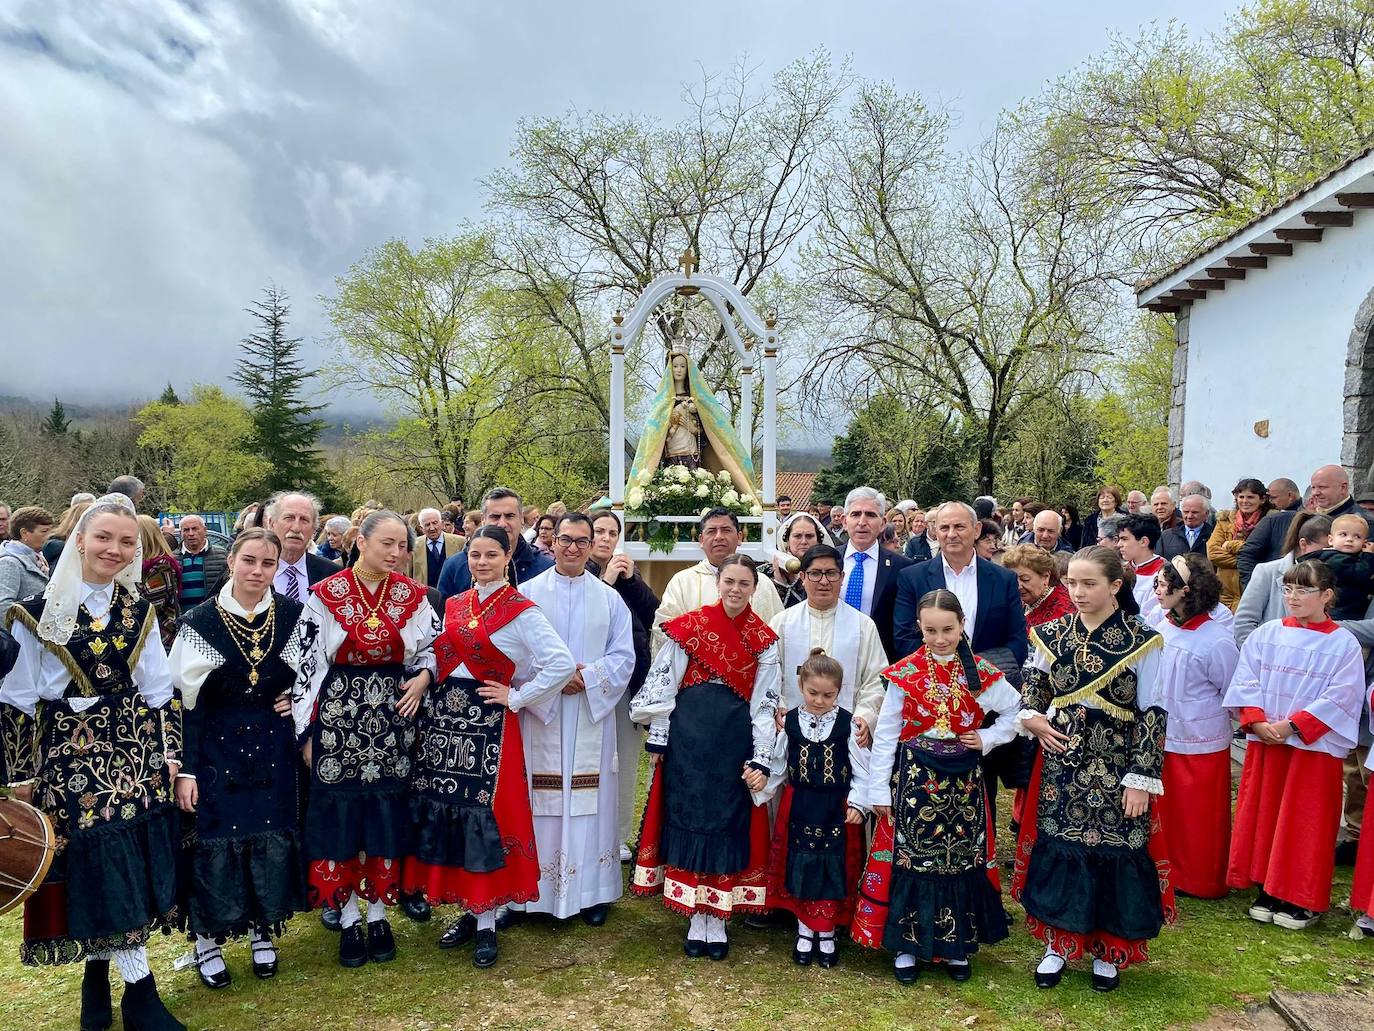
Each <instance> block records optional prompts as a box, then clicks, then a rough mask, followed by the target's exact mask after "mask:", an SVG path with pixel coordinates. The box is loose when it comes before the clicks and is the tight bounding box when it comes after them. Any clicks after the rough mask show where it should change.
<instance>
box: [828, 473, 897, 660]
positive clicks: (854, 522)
mask: <svg viewBox="0 0 1374 1031" xmlns="http://www.w3.org/2000/svg"><path fill="white" fill-rule="evenodd" d="M884 507H885V506H884V504H883V498H882V495H881V494H879V493H878V492H877V491H876V490H874V489H873V488H872V487H855V488H854V489H853V490H851V491H850V492H849V494H848V496H846V497H845V499H844V528H845V533H846V534H847V535H848V537H847V540H846V541H845V544H844V583H843V584H842V586H841V588H840V600H841V601H842V602H844V603H845V604H847V605H850V606H852V607H853V608H856V609H858V610H859V611H860V612H862V613H863V614H864V615H865V616H868V617H869V618H870V619H871V620H873V622H874V623H875V624H877V627H878V637H879V638H880V639H881V640H882V642H883V648H884V649H886V651H887V653H888V655H892V654H893V648H894V647H895V644H894V641H893V637H892V610H893V606H894V605H895V604H896V601H897V577H898V576H899V575H900V574H901V572H902V570H903V569H905V568H906V567H907V566H909V565H911V559H909V558H907V557H906V556H905V555H899V554H896V553H895V552H893V551H891V550H889V549H887V548H884V547H883V546H882V542H881V540H880V537H881V534H882V532H883V527H884V526H885V525H886V520H885V519H884V518H883V516H884V513H883V509H884Z"/></svg>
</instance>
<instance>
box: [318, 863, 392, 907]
mask: <svg viewBox="0 0 1374 1031" xmlns="http://www.w3.org/2000/svg"><path fill="white" fill-rule="evenodd" d="M308 891H309V898H310V901H311V903H312V904H313V905H314V906H316V907H317V908H318V907H320V906H330V907H332V908H334V909H338V908H340V907H342V906H343V904H344V903H345V902H347V901H348V898H349V896H350V895H353V894H354V893H356V894H357V895H358V896H359V897H360V898H364V899H367V901H368V902H385V903H386V904H387V905H388V906H394V905H395V904H396V902H397V901H398V900H399V899H400V897H401V861H400V860H399V859H389V858H385V857H382V856H363V855H359V856H358V857H357V858H356V859H344V860H335V859H317V860H315V862H313V863H311V864H310V874H309V883H308Z"/></svg>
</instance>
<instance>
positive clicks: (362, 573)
mask: <svg viewBox="0 0 1374 1031" xmlns="http://www.w3.org/2000/svg"><path fill="white" fill-rule="evenodd" d="M353 575H354V576H356V577H357V578H358V579H359V580H363V581H366V582H367V583H370V584H379V583H381V582H382V581H383V580H385V579H386V578H387V577H388V576H390V575H391V574H390V573H383V574H382V575H381V576H373V575H372V574H371V573H369V572H368V571H367V570H365V569H364V568H363V564H362V563H361V562H355V563H353Z"/></svg>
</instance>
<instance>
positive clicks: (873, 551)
mask: <svg viewBox="0 0 1374 1031" xmlns="http://www.w3.org/2000/svg"><path fill="white" fill-rule="evenodd" d="M858 552H859V549H858V548H856V547H854V542H853V541H849V542H848V543H847V544H845V546H844V557H845V558H848V557H849V556H850V555H857V554H858ZM863 553H864V554H865V555H867V556H868V557H869V558H871V559H873V560H874V561H877V558H878V541H877V540H876V539H875V540H874V541H873V543H872V544H870V545H869V546H868V547H867V548H864V549H863Z"/></svg>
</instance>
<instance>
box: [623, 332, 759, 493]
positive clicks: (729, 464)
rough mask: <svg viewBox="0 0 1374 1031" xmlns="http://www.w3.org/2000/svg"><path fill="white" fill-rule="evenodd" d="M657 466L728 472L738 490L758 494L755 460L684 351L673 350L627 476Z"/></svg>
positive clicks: (637, 475) (638, 475) (639, 476)
mask: <svg viewBox="0 0 1374 1031" xmlns="http://www.w3.org/2000/svg"><path fill="white" fill-rule="evenodd" d="M660 465H683V466H686V467H687V468H688V469H691V470H694V471H695V470H696V469H709V470H710V471H711V472H717V473H718V472H720V471H721V470H722V469H723V470H726V471H727V472H729V474H730V480H731V483H732V484H733V485H734V488H735V490H737V491H738V492H739V493H740V494H753V493H756V488H755V486H754V460H753V457H752V456H751V455H750V454H749V451H748V450H747V449H746V448H745V447H744V445H743V444H742V443H741V442H740V439H739V436H738V435H737V434H736V433H735V430H734V427H732V426H731V425H730V416H729V414H728V413H727V412H726V411H725V409H724V407H723V406H722V405H721V403H720V402H719V401H717V400H716V397H715V395H714V394H713V393H711V390H710V388H709V387H708V386H707V384H706V381H705V379H704V378H703V377H702V375H701V371H700V370H699V369H698V368H697V367H696V365H695V364H693V362H692V360H691V358H689V357H688V356H687V355H686V354H685V353H684V352H682V351H679V350H674V351H671V352H670V353H669V355H668V365H667V368H666V369H664V373H663V382H662V383H661V384H660V385H659V388H658V391H657V393H655V394H654V399H653V401H652V402H651V403H650V406H649V417H648V419H647V420H646V421H645V423H644V433H643V435H642V436H641V437H640V438H639V446H638V447H637V448H636V449H635V458H634V464H633V465H632V466H631V467H630V480H631V481H635V480H636V479H642V478H643V474H644V473H646V472H647V473H648V474H649V475H652V474H653V473H654V472H655V471H656V470H657V469H658V467H659V466H660Z"/></svg>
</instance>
